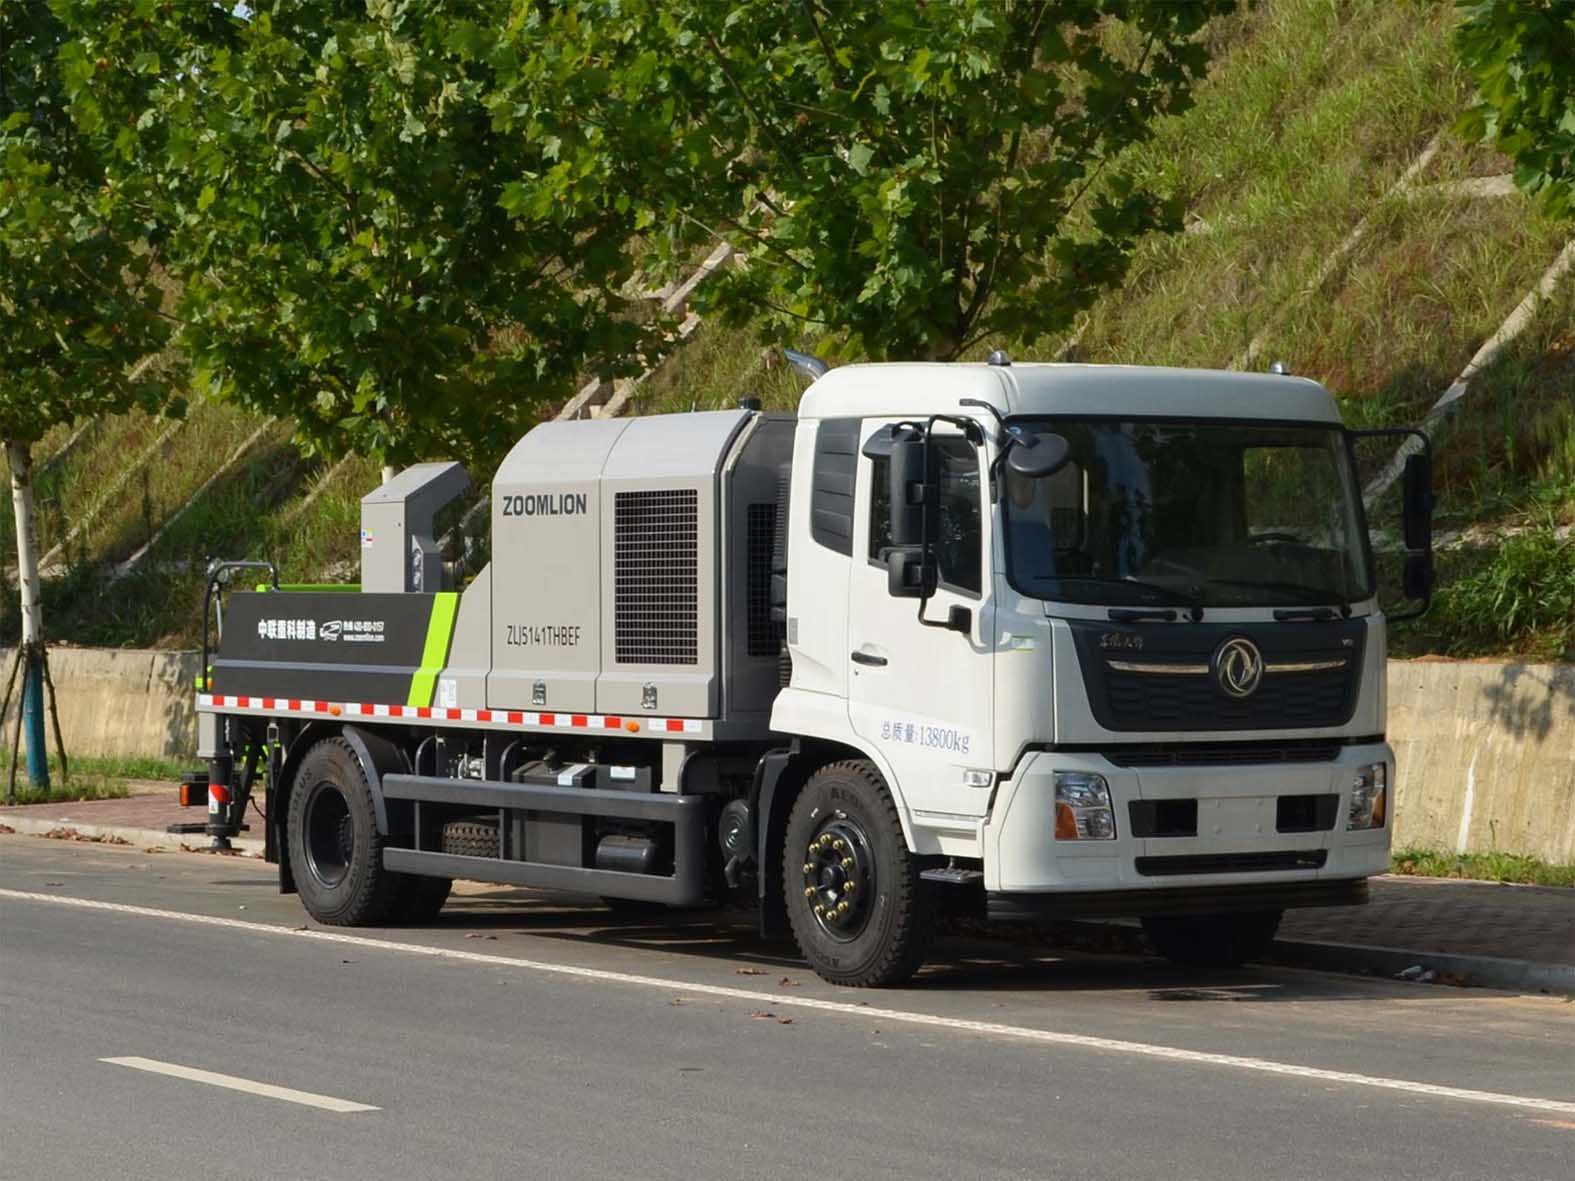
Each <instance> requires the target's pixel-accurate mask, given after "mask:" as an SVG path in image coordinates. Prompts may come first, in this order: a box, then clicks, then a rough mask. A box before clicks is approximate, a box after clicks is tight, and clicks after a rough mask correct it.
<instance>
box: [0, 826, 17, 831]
mask: <svg viewBox="0 0 1575 1181" xmlns="http://www.w3.org/2000/svg"><path fill="white" fill-rule="evenodd" d="M15 831H16V829H14V828H12V827H11V826H10V825H9V824H0V832H3V833H13V832H15Z"/></svg>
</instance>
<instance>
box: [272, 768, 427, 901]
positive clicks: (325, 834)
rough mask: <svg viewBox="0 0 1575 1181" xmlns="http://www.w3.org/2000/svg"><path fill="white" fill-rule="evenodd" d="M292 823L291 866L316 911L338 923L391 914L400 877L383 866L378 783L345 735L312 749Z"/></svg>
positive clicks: (299, 776) (298, 780) (293, 799)
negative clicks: (374, 797)
mask: <svg viewBox="0 0 1575 1181" xmlns="http://www.w3.org/2000/svg"><path fill="white" fill-rule="evenodd" d="M286 826H287V828H288V831H289V836H290V868H291V870H292V871H293V872H294V875H295V888H296V890H297V891H298V892H299V893H300V895H301V903H302V905H304V906H305V907H306V911H307V913H308V914H310V915H311V916H312V917H313V918H314V919H316V920H317V921H318V922H320V923H327V924H328V925H330V926H336V927H357V926H364V925H367V924H371V923H377V922H381V921H382V920H383V919H384V918H386V917H387V916H388V913H389V910H390V908H391V907H392V906H393V903H394V898H395V896H396V894H397V892H398V890H399V884H400V878H399V875H398V874H393V873H389V872H388V871H387V870H385V869H384V868H383V837H382V835H381V834H380V833H379V832H378V831H377V816H376V813H375V811H374V809H373V804H372V788H371V785H370V784H369V783H368V782H367V777H366V772H365V771H364V770H363V769H362V767H361V763H360V760H359V759H357V758H356V756H355V753H354V752H353V751H352V750H351V749H350V746H349V744H348V743H346V742H345V741H344V740H343V739H340V738H326V739H324V740H323V741H322V742H319V743H318V744H317V745H316V746H314V747H312V749H311V750H309V751H307V752H306V757H305V758H304V759H302V760H301V766H300V769H299V770H298V771H297V772H296V774H295V782H294V785H293V787H292V788H291V791H290V807H289V812H288V815H287V817H286Z"/></svg>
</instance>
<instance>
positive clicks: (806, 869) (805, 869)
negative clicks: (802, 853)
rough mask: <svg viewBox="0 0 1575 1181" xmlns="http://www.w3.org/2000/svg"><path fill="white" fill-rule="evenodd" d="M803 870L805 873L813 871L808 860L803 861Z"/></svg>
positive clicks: (813, 868)
mask: <svg viewBox="0 0 1575 1181" xmlns="http://www.w3.org/2000/svg"><path fill="white" fill-rule="evenodd" d="M804 872H805V873H814V872H815V867H814V866H813V865H811V864H810V863H809V862H808V861H806V862H804Z"/></svg>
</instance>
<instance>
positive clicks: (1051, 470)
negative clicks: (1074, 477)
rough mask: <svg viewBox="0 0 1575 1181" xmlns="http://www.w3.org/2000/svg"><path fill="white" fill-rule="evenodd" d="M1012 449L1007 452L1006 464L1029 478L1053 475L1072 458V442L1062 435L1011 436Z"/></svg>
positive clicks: (1020, 474)
mask: <svg viewBox="0 0 1575 1181" xmlns="http://www.w3.org/2000/svg"><path fill="white" fill-rule="evenodd" d="M1011 439H1012V446H1011V450H1009V451H1008V452H1007V453H1006V466H1007V467H1008V468H1010V469H1011V470H1012V471H1013V472H1014V473H1015V474H1017V475H1019V476H1025V477H1027V478H1028V479H1039V478H1041V477H1044V476H1053V475H1055V473H1056V472H1058V471H1060V470H1061V469H1062V468H1064V467H1065V466H1066V465H1067V461H1068V460H1070V459H1071V458H1072V444H1070V443H1068V442H1067V441H1066V439H1065V438H1064V437H1063V436H1061V435H1056V434H1043V435H1019V434H1013V435H1012V436H1011Z"/></svg>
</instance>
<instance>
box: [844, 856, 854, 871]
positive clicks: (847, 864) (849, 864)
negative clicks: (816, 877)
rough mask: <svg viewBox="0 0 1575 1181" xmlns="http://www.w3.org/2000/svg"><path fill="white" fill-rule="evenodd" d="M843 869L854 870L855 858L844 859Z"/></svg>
mask: <svg viewBox="0 0 1575 1181" xmlns="http://www.w3.org/2000/svg"><path fill="white" fill-rule="evenodd" d="M842 868H843V869H852V868H853V858H851V857H844V858H843V859H842Z"/></svg>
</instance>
